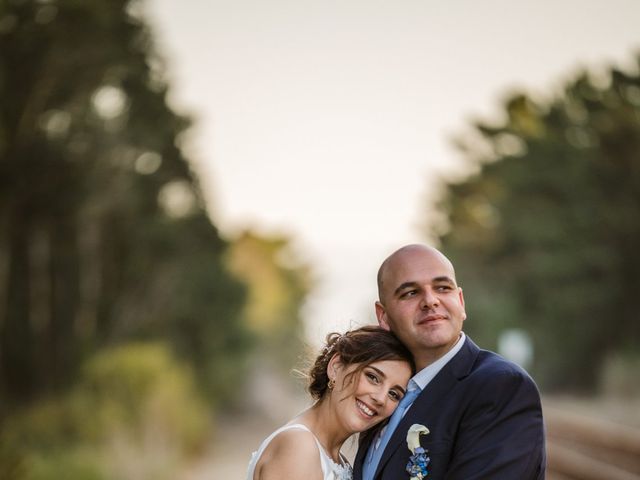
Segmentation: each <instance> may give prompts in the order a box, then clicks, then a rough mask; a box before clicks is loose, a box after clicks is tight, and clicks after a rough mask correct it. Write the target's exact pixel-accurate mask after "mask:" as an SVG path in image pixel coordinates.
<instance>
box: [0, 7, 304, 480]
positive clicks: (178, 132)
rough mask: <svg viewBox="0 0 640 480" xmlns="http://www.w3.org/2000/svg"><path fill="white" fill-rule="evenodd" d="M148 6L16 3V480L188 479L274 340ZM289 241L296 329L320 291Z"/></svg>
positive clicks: (0, 123)
mask: <svg viewBox="0 0 640 480" xmlns="http://www.w3.org/2000/svg"><path fill="white" fill-rule="evenodd" d="M139 11H140V4H139V3H138V2H136V1H127V0H97V1H91V2H85V1H77V0H58V1H55V2H45V1H37V0H6V1H3V2H0V478H2V479H3V480H4V479H7V480H48V479H60V478H65V479H69V480H94V479H95V480H98V479H136V480H139V479H145V478H149V479H163V478H167V479H168V478H175V475H174V474H175V471H176V469H177V468H178V466H179V465H180V463H181V462H182V461H184V460H185V459H186V457H187V456H188V455H190V454H193V453H195V452H198V450H199V449H201V448H202V447H203V446H204V444H205V441H206V440H207V437H208V436H209V434H210V432H211V427H212V422H213V417H214V414H215V412H216V411H219V410H220V409H222V408H224V407H225V406H228V405H230V403H231V402H232V401H233V400H234V398H235V397H236V396H237V394H238V392H239V391H240V388H239V387H241V384H242V381H243V379H244V378H245V376H246V369H247V368H248V366H249V365H250V359H251V352H252V347H253V346H255V344H256V343H258V341H260V339H261V338H263V337H266V336H268V335H267V334H266V333H265V332H261V331H257V330H255V329H254V328H253V327H252V326H251V325H250V324H248V317H247V315H246V311H247V308H248V307H247V300H248V293H249V292H250V294H251V295H252V296H254V295H255V294H256V292H257V291H258V290H259V286H258V285H255V284H250V283H251V282H250V278H249V277H250V276H251V275H249V276H247V275H238V276H236V275H235V274H234V273H232V272H231V269H229V267H228V266H227V262H228V257H229V251H230V244H229V242H228V241H226V240H224V239H222V238H221V237H220V235H219V234H218V231H217V228H216V227H215V226H214V225H213V224H212V223H211V220H210V218H209V216H208V213H207V211H206V209H205V206H204V202H203V198H202V194H201V191H200V187H199V184H198V181H197V178H196V176H195V174H194V172H193V171H192V170H191V168H190V166H189V163H188V161H187V159H186V158H185V157H184V156H183V153H182V150H181V148H180V145H181V141H182V138H183V135H184V133H185V131H186V129H187V128H188V126H189V121H188V119H187V118H185V117H183V116H179V115H177V114H176V113H174V112H173V111H172V110H171V109H170V108H169V107H168V105H167V101H166V97H167V92H168V85H167V84H166V83H165V81H164V71H163V62H162V58H161V57H160V56H159V55H158V54H157V52H156V51H155V50H154V47H153V42H152V39H151V36H150V33H149V30H148V28H147V26H146V25H145V23H144V21H143V19H142V18H141V17H140V15H139ZM254 240H255V241H257V242H260V241H261V239H260V237H258V236H254ZM264 242H265V245H266V244H268V243H269V242H271V240H264ZM287 243H288V240H287V239H278V240H277V242H275V243H274V244H273V248H272V249H271V250H270V253H269V254H266V255H265V256H263V257H262V258H261V259H260V262H261V263H260V265H262V266H264V267H265V268H268V269H271V270H270V271H271V274H272V276H271V277H270V278H271V279H272V280H273V279H275V280H276V284H277V285H278V288H279V294H280V295H281V298H280V299H279V300H278V301H279V302H280V303H279V307H278V310H277V314H278V315H281V316H283V318H282V319H281V320H280V321H281V322H282V325H283V327H282V328H279V329H278V332H279V335H284V333H283V332H284V330H286V329H291V330H292V331H297V329H298V328H299V327H298V325H299V315H298V310H299V307H300V305H301V303H302V301H303V300H304V295H305V294H306V287H305V286H304V285H306V284H305V283H304V279H303V278H302V277H297V276H296V275H298V274H300V275H302V270H299V271H298V270H296V269H293V268H289V267H285V266H282V265H284V263H283V262H282V261H281V259H280V258H279V257H278V255H277V254H278V252H280V253H282V252H283V251H285V250H286V248H287ZM276 244H277V245H276ZM233 251H234V254H233V255H234V258H235V261H236V262H241V263H243V264H244V265H245V268H247V269H248V270H247V271H248V272H249V273H250V270H251V266H250V263H247V262H246V261H243V259H242V256H243V255H245V254H248V252H245V253H242V252H238V250H237V249H234V250H233ZM285 278H286V281H285V280H282V279H285ZM281 280H282V281H281ZM298 280H300V282H299V284H298ZM278 282H279V283H278ZM282 282H284V283H282ZM292 286H296V287H297V288H295V289H294V290H292V292H293V293H292V292H286V291H285V290H286V289H288V288H291V287H292ZM262 297H264V295H262ZM295 346H296V342H295V341H294V342H292V341H291V337H289V342H288V347H289V348H291V349H294V348H295Z"/></svg>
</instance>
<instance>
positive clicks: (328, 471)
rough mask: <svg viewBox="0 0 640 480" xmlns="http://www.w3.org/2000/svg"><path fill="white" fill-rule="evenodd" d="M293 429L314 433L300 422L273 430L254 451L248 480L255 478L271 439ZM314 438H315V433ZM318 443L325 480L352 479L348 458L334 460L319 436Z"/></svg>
mask: <svg viewBox="0 0 640 480" xmlns="http://www.w3.org/2000/svg"><path fill="white" fill-rule="evenodd" d="M292 429H298V430H306V431H307V432H309V433H311V434H312V435H313V432H311V430H309V429H308V428H307V427H305V426H304V425H302V424H300V423H294V424H293V425H285V426H284V427H281V428H279V429H278V430H276V431H275V432H273V433H272V434H271V435H269V436H268V437H267V438H266V439H265V440H264V442H262V444H261V445H260V448H258V451H257V452H253V456H252V457H251V461H250V462H249V471H248V472H247V480H253V472H254V470H255V468H256V464H257V463H258V460H259V459H260V457H261V456H262V452H264V451H265V449H266V448H267V445H269V442H271V440H273V439H274V437H275V436H276V435H278V434H279V433H280V432H284V431H285V430H292ZM313 438H315V435H314V437H313ZM316 443H317V444H318V450H319V452H320V465H321V466H322V474H323V478H324V480H352V479H353V471H352V470H351V465H349V462H347V459H346V458H344V457H342V455H341V457H342V465H340V464H338V463H336V462H334V461H333V460H332V459H331V457H330V456H329V455H327V452H325V451H324V448H322V445H320V442H319V441H318V439H317V438H316Z"/></svg>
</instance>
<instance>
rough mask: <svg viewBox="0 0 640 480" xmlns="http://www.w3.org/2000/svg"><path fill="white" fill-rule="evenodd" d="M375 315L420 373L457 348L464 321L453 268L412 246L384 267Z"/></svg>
mask: <svg viewBox="0 0 640 480" xmlns="http://www.w3.org/2000/svg"><path fill="white" fill-rule="evenodd" d="M381 282H382V284H381V288H380V301H378V302H376V315H377V317H378V322H379V323H380V325H381V326H382V327H383V328H386V329H388V330H391V331H392V332H393V333H395V334H396V335H397V336H398V338H400V340H401V341H402V342H403V343H404V344H405V345H406V346H407V348H409V350H410V351H411V353H413V356H414V357H415V359H416V364H417V366H418V367H419V368H424V367H425V366H426V365H428V364H430V363H432V362H433V361H435V360H437V359H438V358H440V357H441V356H442V355H444V354H445V353H446V352H448V351H449V350H450V349H451V347H453V345H454V344H455V343H456V342H457V340H458V338H459V337H460V331H461V330H462V322H463V321H464V319H465V318H466V313H465V310H464V298H463V296H462V289H461V288H459V287H458V286H457V284H456V281H455V273H454V271H453V267H452V266H451V263H450V262H449V261H448V260H447V259H446V258H445V257H444V256H443V255H442V254H440V253H439V252H438V251H436V250H432V249H428V248H426V247H420V246H413V247H408V248H405V249H402V250H400V251H398V252H396V253H395V254H394V255H393V256H392V257H391V258H390V259H389V261H388V262H387V263H386V265H385V267H383V271H382V274H381Z"/></svg>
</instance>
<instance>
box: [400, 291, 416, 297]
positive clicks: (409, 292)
mask: <svg viewBox="0 0 640 480" xmlns="http://www.w3.org/2000/svg"><path fill="white" fill-rule="evenodd" d="M417 293H418V292H417V291H416V290H409V291H406V292H404V293H403V294H402V295H400V298H407V297H413V296H415V295H416V294H417Z"/></svg>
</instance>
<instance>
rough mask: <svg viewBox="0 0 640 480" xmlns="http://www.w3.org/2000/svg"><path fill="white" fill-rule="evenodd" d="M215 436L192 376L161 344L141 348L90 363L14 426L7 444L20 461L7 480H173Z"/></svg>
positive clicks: (7, 434) (106, 354)
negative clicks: (182, 464)
mask: <svg viewBox="0 0 640 480" xmlns="http://www.w3.org/2000/svg"><path fill="white" fill-rule="evenodd" d="M209 428H210V422H209V416H208V413H207V409H206V407H205V404H204V402H203V401H202V400H201V399H200V397H199V395H198V392H197V390H196V388H195V383H194V376H193V373H192V371H191V369H189V368H188V367H187V366H185V365H180V364H178V363H176V361H175V359H174V358H173V357H172V356H171V354H170V353H169V350H168V348H167V347H166V346H164V345H162V344H138V345H127V346H122V347H117V348H114V349H110V350H107V351H104V352H102V353H100V354H98V355H96V356H95V357H94V358H92V359H90V360H89V362H88V363H87V365H86V366H85V367H84V369H83V373H82V376H81V379H80V380H79V382H78V384H77V385H75V386H74V388H73V390H72V391H71V392H70V393H68V394H66V395H64V396H61V397H57V398H54V399H51V400H49V401H47V402H41V403H40V404H39V406H37V407H35V408H31V409H28V410H26V411H24V412H22V413H20V414H18V415H16V416H14V417H12V418H11V419H10V420H8V421H7V424H6V425H5V428H3V436H2V444H3V445H5V446H6V445H14V446H19V448H18V449H17V450H15V449H14V451H13V458H14V459H15V458H18V459H22V461H21V462H19V463H21V464H22V465H21V467H22V468H21V475H18V474H17V473H16V474H14V476H13V477H9V478H16V479H22V478H24V479H25V480H27V479H28V480H47V479H54V478H68V479H71V480H76V479H77V480H81V479H82V480H84V479H87V480H89V479H101V478H105V479H106V478H117V479H131V480H133V479H144V478H148V479H156V478H172V472H174V473H175V469H176V468H177V467H178V466H179V465H180V462H181V461H183V460H184V459H185V458H186V457H188V456H189V455H190V454H192V453H194V452H196V451H197V450H198V449H199V448H201V447H202V446H203V444H204V441H205V440H206V438H207V435H208V431H209ZM4 463H5V464H8V463H9V462H6V461H5V462H4ZM14 463H16V462H14Z"/></svg>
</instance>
